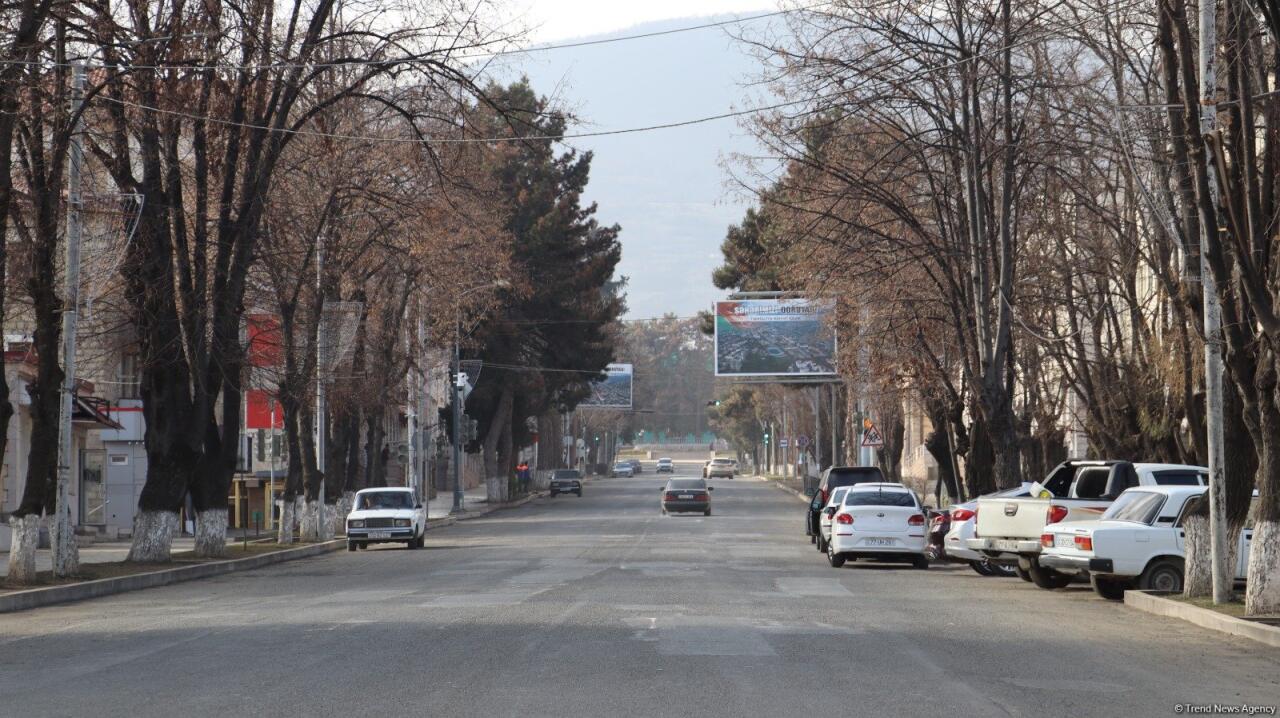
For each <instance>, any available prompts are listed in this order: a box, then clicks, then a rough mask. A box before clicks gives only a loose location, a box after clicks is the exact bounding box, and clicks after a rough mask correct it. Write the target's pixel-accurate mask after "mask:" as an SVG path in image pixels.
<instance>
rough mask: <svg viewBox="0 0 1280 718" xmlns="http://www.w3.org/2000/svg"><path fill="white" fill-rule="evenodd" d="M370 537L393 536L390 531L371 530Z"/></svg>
mask: <svg viewBox="0 0 1280 718" xmlns="http://www.w3.org/2000/svg"><path fill="white" fill-rule="evenodd" d="M369 538H391V532H390V531H370V532H369Z"/></svg>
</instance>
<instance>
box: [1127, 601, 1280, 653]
mask: <svg viewBox="0 0 1280 718" xmlns="http://www.w3.org/2000/svg"><path fill="white" fill-rule="evenodd" d="M1124 604H1125V605H1126V606H1132V607H1133V608H1136V609H1138V610H1139V611H1146V612H1147V613H1153V614H1155V615H1157V616H1168V617H1170V618H1180V619H1182V620H1184V621H1188V622H1190V623H1194V624H1196V625H1197V626H1200V627H1201V628H1208V629H1210V630H1212V631H1220V632H1222V633H1226V634H1229V635H1232V636H1240V637H1241V638H1248V639H1251V640H1254V641H1258V642H1259V643H1265V644H1266V645H1268V646H1275V647H1277V648H1280V628H1277V627H1275V626H1268V625H1266V624H1265V623H1257V622H1254V621H1246V620H1244V619H1242V618H1236V617H1235V616H1228V615H1226V614H1224V613H1218V612H1217V611H1214V610H1211V609H1208V608H1200V607H1199V606H1193V605H1192V604H1190V603H1183V602H1182V601H1174V600H1171V599H1168V598H1163V597H1161V596H1159V595H1157V594H1154V593H1148V592H1146V591H1125V592H1124Z"/></svg>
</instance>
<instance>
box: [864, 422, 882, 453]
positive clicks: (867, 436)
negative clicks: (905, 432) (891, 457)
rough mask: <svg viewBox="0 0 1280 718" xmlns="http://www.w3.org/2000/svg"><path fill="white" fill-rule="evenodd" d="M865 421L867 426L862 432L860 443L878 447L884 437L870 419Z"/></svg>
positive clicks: (880, 445) (874, 447) (873, 447)
mask: <svg viewBox="0 0 1280 718" xmlns="http://www.w3.org/2000/svg"><path fill="white" fill-rule="evenodd" d="M865 423H866V424H867V425H868V426H867V428H866V430H865V431H863V432H862V445H863V446H866V447H869V448H872V449H879V448H880V447H882V446H884V437H883V436H881V435H880V430H879V429H877V428H876V425H875V424H872V423H871V420H870V419H868V420H867V421H866V422H865Z"/></svg>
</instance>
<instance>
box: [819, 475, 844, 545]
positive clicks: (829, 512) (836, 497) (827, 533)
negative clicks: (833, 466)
mask: <svg viewBox="0 0 1280 718" xmlns="http://www.w3.org/2000/svg"><path fill="white" fill-rule="evenodd" d="M848 492H849V487H848V486H841V487H839V488H837V489H835V490H834V491H832V492H831V500H830V501H828V502H827V505H826V506H824V507H822V514H821V515H820V516H819V518H818V553H826V552H827V542H828V541H830V540H831V520H832V519H833V518H835V515H836V510H837V509H839V508H840V502H841V501H844V495H845V494H846V493H848Z"/></svg>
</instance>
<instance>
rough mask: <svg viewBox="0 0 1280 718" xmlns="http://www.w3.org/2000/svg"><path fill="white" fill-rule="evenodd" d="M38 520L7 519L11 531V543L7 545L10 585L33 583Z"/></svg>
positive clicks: (31, 517)
mask: <svg viewBox="0 0 1280 718" xmlns="http://www.w3.org/2000/svg"><path fill="white" fill-rule="evenodd" d="M40 520H41V517H39V516H23V517H21V518H19V517H17V516H10V517H9V528H10V529H12V530H13V542H12V543H11V544H9V582H10V583H18V584H27V583H35V580H36V547H37V546H38V545H39V544H40Z"/></svg>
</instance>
